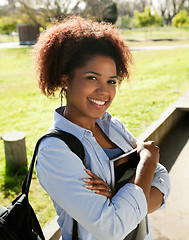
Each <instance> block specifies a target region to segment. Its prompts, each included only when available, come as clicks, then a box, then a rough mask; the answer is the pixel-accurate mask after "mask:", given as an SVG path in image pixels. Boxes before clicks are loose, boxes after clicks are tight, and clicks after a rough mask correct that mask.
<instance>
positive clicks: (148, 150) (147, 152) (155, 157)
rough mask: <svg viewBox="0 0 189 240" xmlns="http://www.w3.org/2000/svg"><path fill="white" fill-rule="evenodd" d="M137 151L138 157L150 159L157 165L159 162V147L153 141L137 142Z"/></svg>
mask: <svg viewBox="0 0 189 240" xmlns="http://www.w3.org/2000/svg"><path fill="white" fill-rule="evenodd" d="M137 151H138V154H139V155H140V159H143V160H145V161H150V162H151V163H152V164H154V165H155V166H157V164H158V162H159V147H158V146H156V145H155V142H154V141H148V142H137Z"/></svg>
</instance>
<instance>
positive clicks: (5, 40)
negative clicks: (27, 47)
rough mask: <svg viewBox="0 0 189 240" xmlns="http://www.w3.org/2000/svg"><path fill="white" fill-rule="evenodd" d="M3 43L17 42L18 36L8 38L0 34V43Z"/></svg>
mask: <svg viewBox="0 0 189 240" xmlns="http://www.w3.org/2000/svg"><path fill="white" fill-rule="evenodd" d="M4 42H18V36H9V35H4V34H3V35H2V34H0V43H4Z"/></svg>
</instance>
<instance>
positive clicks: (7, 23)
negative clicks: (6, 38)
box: [0, 17, 17, 34]
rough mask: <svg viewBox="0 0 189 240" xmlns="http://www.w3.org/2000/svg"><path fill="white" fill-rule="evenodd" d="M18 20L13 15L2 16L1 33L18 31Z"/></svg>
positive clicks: (0, 21) (0, 19) (0, 20)
mask: <svg viewBox="0 0 189 240" xmlns="http://www.w3.org/2000/svg"><path fill="white" fill-rule="evenodd" d="M16 25H17V22H16V21H15V20H14V19H13V18H11V17H1V18H0V33H1V34H11V33H12V32H16Z"/></svg>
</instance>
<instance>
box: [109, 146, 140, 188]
mask: <svg viewBox="0 0 189 240" xmlns="http://www.w3.org/2000/svg"><path fill="white" fill-rule="evenodd" d="M139 161H140V157H139V155H138V153H137V149H136V148H135V149H133V150H131V151H129V152H126V153H124V154H122V155H120V156H118V157H116V158H114V159H111V160H110V166H111V169H112V172H113V173H114V175H113V176H112V178H113V179H112V187H113V188H114V190H115V191H116V192H117V191H118V190H119V189H120V188H121V187H122V186H124V185H125V184H126V183H127V182H128V180H129V179H130V178H131V177H132V176H133V174H134V173H135V170H136V167H137V165H138V163H139Z"/></svg>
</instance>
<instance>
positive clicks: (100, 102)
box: [89, 98, 106, 106]
mask: <svg viewBox="0 0 189 240" xmlns="http://www.w3.org/2000/svg"><path fill="white" fill-rule="evenodd" d="M89 101H91V102H93V103H96V104H98V105H100V106H102V105H104V104H105V103H106V101H99V100H94V99H91V98H89Z"/></svg>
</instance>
